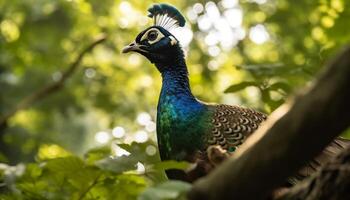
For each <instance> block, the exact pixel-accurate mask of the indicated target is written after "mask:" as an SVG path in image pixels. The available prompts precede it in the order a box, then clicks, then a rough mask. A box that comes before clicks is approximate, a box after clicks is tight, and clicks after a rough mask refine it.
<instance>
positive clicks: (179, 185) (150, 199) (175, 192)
mask: <svg viewBox="0 0 350 200" xmlns="http://www.w3.org/2000/svg"><path fill="white" fill-rule="evenodd" d="M190 188H191V184H189V183H185V182H181V181H167V182H165V183H161V184H159V185H156V186H154V187H150V188H148V189H147V190H146V191H145V192H143V193H142V194H141V195H140V196H139V198H138V199H139V200H163V199H179V197H181V195H182V194H184V193H185V192H186V191H188V190H189V189H190Z"/></svg>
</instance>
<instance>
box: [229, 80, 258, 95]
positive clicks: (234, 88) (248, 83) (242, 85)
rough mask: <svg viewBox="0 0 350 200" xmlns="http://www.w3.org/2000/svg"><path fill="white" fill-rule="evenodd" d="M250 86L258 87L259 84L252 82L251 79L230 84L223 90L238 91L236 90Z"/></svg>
mask: <svg viewBox="0 0 350 200" xmlns="http://www.w3.org/2000/svg"><path fill="white" fill-rule="evenodd" d="M250 86H254V87H258V86H259V84H258V83H256V82H252V81H243V82H241V83H238V84H235V85H231V86H230V87H228V88H227V89H226V90H225V91H224V92H225V93H234V92H238V91H240V90H243V89H245V88H247V87H250Z"/></svg>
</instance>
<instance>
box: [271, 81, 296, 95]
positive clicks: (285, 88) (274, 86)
mask: <svg viewBox="0 0 350 200" xmlns="http://www.w3.org/2000/svg"><path fill="white" fill-rule="evenodd" d="M269 89H270V90H279V89H281V90H283V91H284V92H285V93H289V92H290V91H291V87H290V85H288V84H287V83H284V82H277V83H274V84H272V85H270V86H269Z"/></svg>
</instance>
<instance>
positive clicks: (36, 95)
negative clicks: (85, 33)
mask: <svg viewBox="0 0 350 200" xmlns="http://www.w3.org/2000/svg"><path fill="white" fill-rule="evenodd" d="M106 39H107V37H106V35H104V34H103V35H101V36H99V37H98V38H97V39H96V40H95V41H93V42H92V43H91V44H90V45H88V46H87V47H86V48H85V49H83V51H81V52H80V54H79V55H78V56H77V58H76V59H75V60H74V62H73V63H72V64H71V65H70V66H69V67H68V68H67V70H66V71H64V72H63V73H62V76H61V78H60V79H59V80H58V81H55V82H53V83H50V84H48V85H46V86H44V87H42V88H40V89H38V90H36V91H35V92H33V93H32V94H30V95H28V96H27V97H25V98H24V99H23V100H22V101H20V102H19V103H18V104H17V105H16V106H15V107H14V108H13V109H12V110H11V111H10V112H8V113H6V114H5V115H3V116H0V127H1V126H3V125H5V124H6V122H7V121H8V119H10V118H11V117H13V116H14V115H15V114H16V113H17V112H18V111H20V110H24V109H27V108H28V107H30V106H32V105H33V104H34V103H37V102H39V101H41V100H43V99H44V98H46V97H48V96H49V95H50V94H52V93H54V92H57V91H58V90H59V89H61V88H62V87H63V86H64V83H65V82H66V80H67V79H68V78H69V77H71V76H72V75H73V73H74V72H75V71H76V70H77V68H78V66H79V64H80V63H81V61H82V59H83V58H84V56H85V54H86V53H88V52H90V51H92V50H93V49H94V48H95V47H96V46H97V45H98V44H100V43H102V42H104V41H105V40H106Z"/></svg>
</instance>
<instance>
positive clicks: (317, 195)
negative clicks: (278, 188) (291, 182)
mask: <svg viewBox="0 0 350 200" xmlns="http://www.w3.org/2000/svg"><path fill="white" fill-rule="evenodd" d="M300 199H304V200H321V199H325V200H344V199H350V148H348V149H347V150H345V151H343V152H342V153H341V154H339V155H338V156H337V158H335V159H334V160H333V161H331V162H329V163H327V164H326V165H325V166H323V167H322V169H321V170H320V171H319V172H317V173H316V174H315V175H314V176H312V177H310V178H309V179H306V180H304V181H303V182H302V183H299V184H298V185H296V186H295V187H293V188H291V189H289V190H285V191H284V192H283V193H282V194H280V195H279V196H278V197H276V198H274V200H300Z"/></svg>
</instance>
